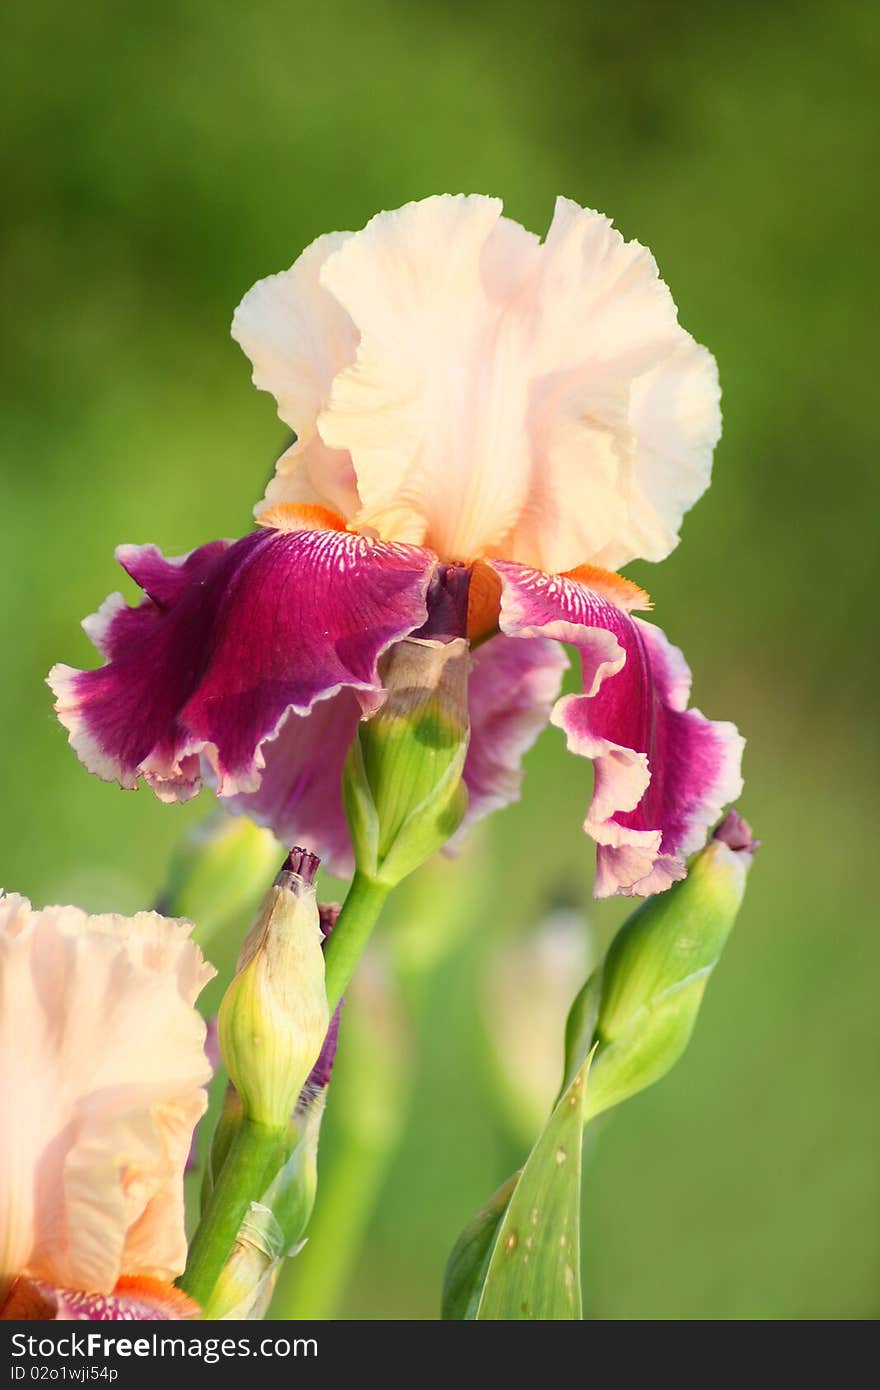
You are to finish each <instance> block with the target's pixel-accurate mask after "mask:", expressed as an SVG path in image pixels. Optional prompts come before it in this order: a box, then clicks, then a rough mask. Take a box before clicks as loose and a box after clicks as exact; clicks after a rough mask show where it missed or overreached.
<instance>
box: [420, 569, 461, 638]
mask: <svg viewBox="0 0 880 1390" xmlns="http://www.w3.org/2000/svg"><path fill="white" fill-rule="evenodd" d="M470 586H471V571H470V569H469V568H468V567H467V566H466V565H438V566H437V568H436V569H435V571H434V574H433V576H432V578H431V583H430V585H429V588H428V596H427V600H426V602H427V605H428V619H427V622H425V623H424V624H423V625H422V627H420V628H419V629H418V631H417V632H413V633H412V634H411V636H413V637H430V638H433V639H434V640H435V641H438V642H449V641H452V639H453V638H455V637H466V636H467V617H468V592H469V590H470Z"/></svg>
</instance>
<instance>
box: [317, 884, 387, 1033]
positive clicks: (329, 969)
mask: <svg viewBox="0 0 880 1390" xmlns="http://www.w3.org/2000/svg"><path fill="white" fill-rule="evenodd" d="M390 892H391V889H390V887H389V886H387V885H386V884H383V883H376V882H375V881H374V880H373V879H371V878H368V877H367V876H366V874H363V873H361V872H360V870H358V871H357V872H356V873H355V876H354V878H353V879H352V881H351V887H350V888H349V890H348V894H347V896H346V899H345V903H344V905H343V908H342V911H341V912H340V914H339V919H338V921H337V923H336V926H335V927H334V928H333V931H332V933H331V935H330V936H329V937H328V939H327V943H326V945H325V947H324V974H325V978H326V984H327V1002H328V1004H329V1006H330V1013H331V1015H332V1013H333V1010H334V1009H335V1008H336V1005H337V1004H338V1003H339V1001H340V999H341V998H342V996H343V994H344V993H345V991H346V989H347V988H348V982H349V980H350V979H351V977H352V975H353V974H354V969H355V966H356V965H357V963H358V960H359V959H360V957H361V953H362V952H363V949H364V947H365V946H366V944H367V941H368V940H369V938H370V933H371V932H372V930H373V928H374V926H375V925H376V923H377V921H378V920H379V913H380V912H381V911H382V908H383V906H384V905H385V899H386V898H387V897H388V894H389V893H390Z"/></svg>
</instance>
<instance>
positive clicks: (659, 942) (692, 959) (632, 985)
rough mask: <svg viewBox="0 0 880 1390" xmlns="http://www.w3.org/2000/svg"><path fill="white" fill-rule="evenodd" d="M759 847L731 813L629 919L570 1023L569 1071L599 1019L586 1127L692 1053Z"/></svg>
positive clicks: (580, 996)
mask: <svg viewBox="0 0 880 1390" xmlns="http://www.w3.org/2000/svg"><path fill="white" fill-rule="evenodd" d="M755 848H756V842H755V841H753V840H752V838H751V832H750V831H749V829H748V826H747V825H746V824H745V822H744V821H742V820H740V818H739V817H738V816H737V815H736V813H735V812H731V813H730V815H728V817H727V819H726V820H725V821H724V822H723V823H722V825H721V826H719V828H718V830H716V832H715V836H714V837H713V839H712V840H710V842H709V844H708V845H707V846H706V847H705V849H703V850H701V851H700V853H699V854H697V855H696V856H695V857H694V859H693V861H692V862H691V865H690V869H689V871H688V876H687V878H685V879H683V880H682V881H681V882H679V883H676V884H673V886H672V887H671V888H670V889H668V891H667V892H665V893H660V894H658V895H657V896H655V897H652V898H649V899H648V900H647V901H646V902H645V903H644V904H643V905H642V906H641V907H640V908H639V909H638V911H637V912H635V913H633V915H632V916H631V917H630V918H628V920H627V921H626V922H625V923H624V925H623V926H622V927H621V929H620V931H619V932H618V934H617V936H616V937H615V938H614V941H613V942H612V944H611V947H610V949H609V951H608V955H607V956H606V959H605V962H604V965H603V966H602V967H601V970H600V971H599V972H597V974H596V975H594V976H592V977H591V978H590V980H588V982H587V984H586V985H585V986H584V989H583V990H582V991H581V994H580V995H579V996H578V999H577V1000H576V1001H575V1004H574V1005H573V1006H572V1012H571V1016H570V1019H569V1038H568V1042H569V1054H570V1056H569V1068H568V1069H569V1071H570V1070H571V1067H572V1060H571V1053H572V1050H573V1044H574V1043H575V1042H576V1041H577V1038H578V1035H580V1037H581V1041H583V1034H584V1026H585V1025H584V1022H583V1020H586V1019H587V1018H589V1019H590V1026H591V1027H592V1020H593V1019H595V1026H594V1031H593V1042H594V1044H595V1045H596V1055H595V1058H594V1061H593V1065H592V1070H591V1072H590V1080H589V1085H588V1088H587V1097H586V1111H585V1113H586V1117H587V1118H588V1119H589V1118H592V1117H593V1116H595V1115H598V1114H600V1113H601V1112H602V1111H603V1110H607V1109H608V1108H609V1106H612V1105H617V1104H618V1103H619V1102H620V1101H622V1100H626V1098H627V1097H628V1096H631V1095H635V1094H636V1092H638V1091H641V1090H643V1089H644V1088H645V1087H646V1086H650V1085H651V1084H652V1083H653V1082H655V1081H659V1080H660V1078H661V1077H662V1076H665V1075H666V1073H667V1072H668V1071H669V1070H670V1068H671V1067H672V1066H673V1065H674V1064H675V1063H676V1062H677V1061H678V1059H679V1057H680V1056H681V1055H682V1053H683V1052H684V1050H685V1048H686V1047H687V1044H688V1041H689V1040H690V1036H691V1033H692V1032H693V1028H694V1024H695V1023H696V1019H697V1014H698V1012H699V1008H700V1002H701V1000H702V997H703V991H704V990H705V988H706V984H707V982H708V979H709V976H710V975H711V973H712V970H713V969H714V967H715V965H716V964H717V962H718V959H719V957H720V955H721V951H722V949H723V947H724V943H725V941H726V940H727V937H728V934H729V932H730V929H731V927H732V926H733V924H734V921H735V920H736V915H737V912H738V910H739V906H740V903H741V902H742V898H743V893H744V891H745V883H746V876H747V874H748V870H749V866H750V864H751V860H752V854H753V852H754V849H755Z"/></svg>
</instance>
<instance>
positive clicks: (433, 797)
mask: <svg viewBox="0 0 880 1390" xmlns="http://www.w3.org/2000/svg"><path fill="white" fill-rule="evenodd" d="M467 670H468V654H467V642H466V641H465V640H464V639H463V638H458V637H457V638H453V639H452V640H451V641H440V640H435V639H432V638H412V637H411V638H408V639H406V640H405V641H402V642H398V643H397V644H396V646H394V647H393V648H392V649H391V651H390V652H388V653H387V655H386V656H385V658H384V660H383V665H382V668H381V675H382V682H383V685H384V688H385V691H386V697H385V702H384V704H383V705H382V706H381V708H380V709H379V711H378V712H377V713H376V714H374V715H373V716H372V718H370V719H368V720H367V721H365V722H364V723H363V724H361V726H360V730H359V733H358V737H357V740H356V741H355V743H354V745H353V747H352V749H351V752H350V753H349V756H348V759H347V762H346V767H345V779H344V791H345V809H346V814H347V816H348V823H349V827H350V829H351V837H352V843H353V845H354V850H355V861H356V864H357V868H358V870H359V871H360V872H361V873H363V874H364V875H366V877H367V878H369V879H371V880H372V881H373V882H374V883H379V884H384V885H385V886H386V887H393V886H394V885H395V884H397V883H399V882H400V881H401V879H403V878H405V877H406V876H407V874H410V873H412V871H413V870H414V869H417V868H418V867H419V865H420V864H422V863H424V861H425V860H426V859H429V858H430V856H431V855H432V854H434V852H435V851H436V850H438V849H440V848H441V847H442V846H443V845H444V844H445V843H446V841H447V840H448V839H449V838H450V836H451V835H452V834H453V832H454V831H455V830H456V829H457V828H458V826H459V824H460V823H461V819H462V817H463V815H464V811H465V807H466V804H467V793H466V791H465V788H464V784H463V782H462V780H461V774H462V770H463V768H464V760H465V754H466V753H467V742H468V712H467Z"/></svg>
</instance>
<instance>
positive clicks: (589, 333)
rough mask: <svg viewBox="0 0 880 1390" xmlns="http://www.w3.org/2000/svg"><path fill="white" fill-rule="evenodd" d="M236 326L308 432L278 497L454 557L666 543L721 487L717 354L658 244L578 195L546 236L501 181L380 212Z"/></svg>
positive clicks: (559, 558)
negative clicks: (628, 231)
mask: <svg viewBox="0 0 880 1390" xmlns="http://www.w3.org/2000/svg"><path fill="white" fill-rule="evenodd" d="M234 331H235V333H236V336H237V337H238V338H239V340H240V341H241V342H242V345H243V346H244V347H245V350H246V351H247V352H248V353H249V355H250V356H251V357H252V359H253V361H254V364H255V380H256V381H257V383H258V384H259V385H261V386H264V387H266V388H267V389H269V390H271V391H273V393H274V394H275V395H276V397H277V399H278V401H279V412H280V413H281V414H282V416H283V417H284V418H285V419H286V420H288V422H289V423H290V424H291V425H292V427H293V428H294V429H296V431H297V434H298V436H299V438H298V441H297V444H296V445H295V446H294V448H293V449H292V450H290V451H288V453H287V454H286V455H284V456H283V457H282V459H281V460H280V462H279V467H278V475H277V478H276V480H275V481H274V482H273V484H272V485H271V488H270V492H269V495H268V498H267V501H270V502H272V503H277V502H285V501H289V502H320V503H321V504H322V505H333V506H335V507H336V508H337V509H338V510H339V511H340V512H341V513H342V515H343V516H344V517H345V519H346V520H347V521H348V522H349V523H350V524H351V525H352V526H353V527H355V528H356V529H362V530H369V531H372V532H374V533H376V534H378V535H379V536H381V537H382V538H384V539H388V540H400V541H408V542H412V543H415V544H424V545H427V546H430V547H431V548H433V549H434V550H436V551H437V553H438V554H439V555H440V556H441V558H443V559H445V560H453V559H455V560H471V559H474V558H477V557H479V556H494V557H496V558H505V559H510V560H516V561H519V562H520V563H523V564H528V565H533V566H535V567H538V568H541V569H544V570H547V571H555V572H561V571H565V570H567V569H570V568H572V567H574V566H576V565H578V564H581V563H585V562H593V563H596V564H600V565H603V566H606V567H616V566H618V565H620V564H623V563H625V562H626V561H628V560H631V559H633V558H636V557H637V556H642V557H644V558H646V559H652V560H656V559H661V558H662V557H663V556H664V555H666V554H668V553H669V551H670V550H671V549H672V548H673V546H674V545H675V543H676V541H677V538H678V528H679V525H680V523H681V518H682V516H683V514H684V512H685V511H686V510H687V508H688V507H690V506H691V505H692V504H693V502H694V501H695V500H696V499H697V497H699V496H700V494H701V493H702V492H703V491H704V489H705V488H706V486H707V485H708V481H709V474H710V467H711V458H712V450H713V448H714V445H715V443H716V442H717V439H718V435H719V431H720V415H719V410H718V383H717V375H716V372H715V364H714V361H713V359H712V358H711V356H710V355H709V354H708V353H707V352H706V350H705V349H704V348H700V347H699V346H698V345H697V344H696V343H694V341H693V339H692V338H691V337H690V335H689V334H687V333H686V332H685V331H684V330H683V329H682V328H681V327H680V326H679V324H678V321H677V316H676V310H675V305H674V303H673V300H672V297H671V295H670V293H669V291H668V289H667V287H666V285H665V284H664V283H663V281H662V280H661V279H660V277H659V274H658V271H657V267H656V264H655V262H654V260H653V258H652V256H651V255H650V253H649V252H648V251H646V250H645V248H644V247H642V246H640V245H639V244H638V242H626V241H624V239H623V238H622V237H621V236H620V234H619V233H618V232H617V231H616V230H615V229H614V228H613V226H612V224H611V223H610V221H609V220H608V219H607V218H605V217H603V216H601V215H600V214H598V213H595V212H590V211H585V210H584V209H582V208H580V207H578V206H577V205H576V204H574V203H572V202H570V201H569V200H567V199H564V198H561V199H559V200H558V202H557V205H556V210H555V214H554V217H553V221H552V224H551V227H550V229H549V232H548V234H547V238H546V240H545V241H544V243H543V244H541V243H539V242H538V241H537V239H536V238H535V237H534V236H532V235H531V233H529V232H526V231H525V230H524V229H523V228H522V227H520V226H518V224H516V223H515V222H511V221H509V220H507V219H505V218H503V217H502V216H501V205H500V203H499V202H498V200H497V199H493V198H484V197H478V196H464V195H460V196H455V197H451V196H444V197H436V198H427V199H425V200H424V201H423V202H419V203H410V204H408V205H407V206H406V207H403V208H400V209H399V210H397V211H396V212H389V213H380V214H379V215H378V216H377V217H374V218H373V219H372V221H371V222H370V223H368V225H367V226H366V227H365V228H364V230H363V231H361V232H357V233H355V234H354V235H350V236H344V237H341V238H338V239H335V240H333V239H329V238H322V239H321V241H320V242H318V243H315V245H314V246H313V247H311V248H309V250H308V251H307V252H306V253H304V255H303V257H302V258H301V259H300V261H298V262H297V264H296V265H295V266H294V267H293V268H292V270H290V271H288V272H286V273H285V274H284V275H281V276H275V277H272V278H271V279H269V280H266V281H261V282H260V285H258V286H257V287H256V288H255V290H253V291H251V294H250V295H249V296H247V298H246V299H245V301H244V304H243V305H242V306H241V308H240V309H239V311H238V313H237V315H236V321H235V329H234ZM294 378H296V379H295V380H294Z"/></svg>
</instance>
